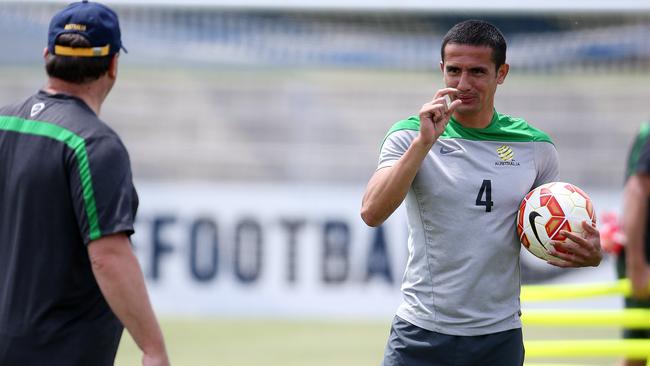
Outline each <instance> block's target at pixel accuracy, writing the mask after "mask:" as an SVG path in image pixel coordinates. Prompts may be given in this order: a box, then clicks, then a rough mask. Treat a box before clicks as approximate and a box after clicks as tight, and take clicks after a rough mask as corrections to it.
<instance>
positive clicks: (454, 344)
mask: <svg viewBox="0 0 650 366" xmlns="http://www.w3.org/2000/svg"><path fill="white" fill-rule="evenodd" d="M523 364H524V341H523V336H522V333H521V329H520V328H518V329H512V330H507V331H504V332H499V333H492V334H486V335H480V336H452V335H447V334H441V333H436V332H432V331H429V330H426V329H422V328H420V327H417V326H415V325H413V324H411V323H409V322H407V321H405V320H403V319H401V318H399V317H397V316H396V317H395V319H394V320H393V324H392V326H391V329H390V336H389V337H388V344H387V345H386V351H385V353H384V361H383V362H382V366H424V365H426V366H476V365H481V366H522V365H523Z"/></svg>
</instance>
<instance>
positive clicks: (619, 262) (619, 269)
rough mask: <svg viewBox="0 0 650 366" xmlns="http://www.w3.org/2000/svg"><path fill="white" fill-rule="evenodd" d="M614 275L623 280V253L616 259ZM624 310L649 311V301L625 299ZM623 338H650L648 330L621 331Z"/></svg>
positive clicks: (624, 274) (649, 330)
mask: <svg viewBox="0 0 650 366" xmlns="http://www.w3.org/2000/svg"><path fill="white" fill-rule="evenodd" d="M616 273H617V274H618V278H625V276H626V273H625V252H624V251H623V252H621V253H620V254H619V255H618V257H617V258H616ZM625 308H626V309H650V300H637V299H633V298H631V297H626V298H625ZM623 338H625V339H630V338H643V339H647V338H650V329H623Z"/></svg>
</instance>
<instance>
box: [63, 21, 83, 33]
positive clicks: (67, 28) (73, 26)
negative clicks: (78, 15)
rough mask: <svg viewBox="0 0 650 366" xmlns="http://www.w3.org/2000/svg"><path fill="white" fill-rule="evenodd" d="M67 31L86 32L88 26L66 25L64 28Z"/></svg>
mask: <svg viewBox="0 0 650 366" xmlns="http://www.w3.org/2000/svg"><path fill="white" fill-rule="evenodd" d="M63 29H65V30H76V31H81V32H85V31H86V25H85V24H72V23H70V24H66V25H65V27H63Z"/></svg>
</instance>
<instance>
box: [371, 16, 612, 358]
mask: <svg viewBox="0 0 650 366" xmlns="http://www.w3.org/2000/svg"><path fill="white" fill-rule="evenodd" d="M441 57H442V61H441V62H440V69H441V71H442V73H443V79H444V83H445V85H446V87H445V88H443V89H440V90H438V91H437V92H436V93H435V95H434V97H433V99H432V100H431V101H430V102H428V103H426V104H424V105H423V106H422V108H421V109H420V111H419V116H414V117H410V118H408V119H406V120H403V121H400V122H398V123H396V124H395V125H394V126H393V127H392V128H391V129H390V130H389V131H388V134H387V135H386V137H385V139H384V141H383V143H382V147H381V152H380V157H379V165H378V168H377V170H376V171H375V173H374V174H373V176H372V177H371V179H370V181H369V183H368V186H367V188H366V192H365V194H364V197H363V202H362V208H361V216H362V218H363V220H364V221H365V222H366V223H367V224H368V225H370V226H378V225H380V224H381V223H382V222H384V221H385V220H386V219H387V218H388V217H389V216H390V215H391V214H392V213H393V212H394V211H395V210H396V209H397V207H398V206H399V205H400V204H401V203H402V201H404V200H406V212H407V220H408V227H409V240H408V248H409V259H408V262H407V266H406V271H405V274H404V278H403V282H402V292H403V302H402V305H401V306H400V307H399V309H398V310H397V314H396V317H395V318H394V320H393V323H392V326H391V331H390V335H389V338H388V342H387V346H386V350H385V354H384V359H383V365H385V366H394V365H408V366H417V365H429V366H431V365H455V366H461V365H466V366H475V365H482V366H490V365H493V366H514V365H518V366H519V365H522V364H523V362H524V345H523V339H522V332H521V320H520V314H521V313H520V302H519V293H520V273H519V252H520V247H521V244H520V243H519V241H518V240H517V236H516V234H515V221H516V215H517V209H518V206H519V204H520V202H521V200H522V199H523V197H524V196H525V195H526V194H527V193H528V192H529V191H530V190H531V189H532V188H534V187H537V186H539V185H541V184H544V183H548V182H552V181H556V180H557V179H558V174H559V168H558V166H559V162H558V157H557V151H556V149H555V146H554V145H553V143H552V142H551V139H550V138H549V137H548V135H546V134H545V133H544V132H542V131H540V130H538V129H536V128H534V127H532V126H531V125H529V124H528V123H527V122H526V121H525V120H523V119H520V118H514V117H511V116H508V115H505V114H501V113H498V112H497V111H496V110H495V109H494V96H495V93H496V89H497V86H498V85H500V84H502V83H503V82H504V81H505V79H506V76H507V75H508V71H509V65H508V64H507V63H506V41H505V39H504V37H503V35H502V33H501V32H500V31H499V30H498V29H497V28H496V27H495V26H493V25H491V24H489V23H487V22H483V21H478V20H469V21H464V22H461V23H459V24H456V25H455V26H453V27H452V28H451V29H450V30H449V32H448V33H447V34H446V35H445V37H444V39H443V41H442V46H441ZM446 98H449V99H446ZM504 146H505V148H506V149H509V150H510V152H511V153H512V156H510V157H508V158H507V159H503V158H500V157H499V155H498V153H497V149H502V148H504ZM582 225H583V227H584V229H585V234H584V237H583V236H578V235H574V234H572V233H567V232H562V234H563V235H565V236H566V237H568V240H566V241H565V242H558V241H554V242H553V245H554V247H552V248H550V249H549V254H551V255H554V256H556V257H557V259H556V260H552V261H549V263H550V264H553V265H556V266H559V267H583V266H597V265H599V263H600V261H601V260H602V253H601V249H600V241H599V240H600V239H599V232H598V230H597V229H596V228H595V227H592V226H590V225H589V224H587V223H586V222H583V223H582Z"/></svg>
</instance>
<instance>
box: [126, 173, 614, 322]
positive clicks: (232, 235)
mask: <svg viewBox="0 0 650 366" xmlns="http://www.w3.org/2000/svg"><path fill="white" fill-rule="evenodd" d="M137 188H138V192H139V196H140V209H139V212H138V221H137V224H136V234H135V235H134V236H133V242H134V246H135V250H136V254H137V255H138V258H139V260H140V262H141V264H142V267H143V271H144V273H145V276H146V279H147V282H148V288H149V291H150V295H151V298H152V301H153V303H154V306H155V308H156V310H157V311H158V312H159V313H161V314H165V315H193V314H197V315H219V316H274V317H331V316H336V317H367V318H372V317H378V316H390V315H391V314H393V313H394V311H395V310H396V308H397V306H398V305H399V302H400V300H401V295H400V291H399V286H400V282H401V278H402V274H403V271H404V265H405V263H406V258H407V255H408V253H407V249H406V239H407V228H406V222H405V215H404V212H403V209H401V208H400V209H399V210H398V211H397V212H396V213H395V214H394V215H393V216H392V217H391V218H390V219H389V220H388V221H387V222H386V223H385V224H384V225H382V227H381V228H370V227H367V226H366V225H365V224H364V223H363V221H362V220H361V218H360V216H359V209H360V206H361V197H362V194H363V187H348V186H324V185H323V186H300V185H270V184H189V183H184V184H177V183H173V184H172V183H169V184H154V183H138V184H137ZM590 193H591V192H590ZM601 197H602V198H601ZM592 198H593V199H594V203H595V205H596V208H597V210H598V212H600V211H601V210H604V209H608V210H609V209H615V208H616V207H615V204H616V202H617V197H616V196H613V197H612V196H610V195H598V199H597V198H596V196H594V195H593V194H592ZM599 205H600V206H599ZM528 262H530V263H529V264H528V265H527V264H526V263H528ZM522 264H523V266H522V267H527V268H529V272H530V273H534V274H535V276H536V278H538V279H541V280H543V281H545V282H549V281H550V282H552V281H556V280H558V279H559V280H560V281H561V280H562V277H563V276H564V277H566V278H570V279H571V281H572V282H574V281H576V278H577V280H578V281H580V280H581V279H582V280H584V281H596V280H608V279H613V271H612V268H611V264H610V263H604V264H603V265H601V268H600V269H598V270H596V272H594V270H588V271H587V272H570V273H569V272H566V273H565V272H562V270H558V269H555V268H552V267H551V266H548V265H547V264H545V263H543V262H542V261H540V260H538V259H536V258H532V259H531V258H527V259H526V258H524V261H523V263H522ZM531 264H532V265H531ZM522 271H523V269H522Z"/></svg>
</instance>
